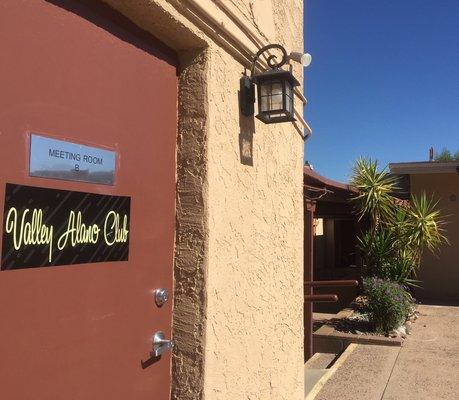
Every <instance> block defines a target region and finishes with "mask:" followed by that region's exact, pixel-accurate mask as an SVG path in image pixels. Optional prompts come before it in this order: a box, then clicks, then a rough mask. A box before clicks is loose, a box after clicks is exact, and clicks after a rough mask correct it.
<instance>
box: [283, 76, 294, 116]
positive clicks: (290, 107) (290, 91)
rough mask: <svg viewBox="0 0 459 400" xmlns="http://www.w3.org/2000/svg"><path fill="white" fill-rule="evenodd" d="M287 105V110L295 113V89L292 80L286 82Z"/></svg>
mask: <svg viewBox="0 0 459 400" xmlns="http://www.w3.org/2000/svg"><path fill="white" fill-rule="evenodd" d="M285 107H286V109H287V112H289V113H290V114H292V113H293V89H292V85H291V83H290V82H285Z"/></svg>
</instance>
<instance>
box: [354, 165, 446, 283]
mask: <svg viewBox="0 0 459 400" xmlns="http://www.w3.org/2000/svg"><path fill="white" fill-rule="evenodd" d="M351 182H352V184H353V185H354V186H355V187H356V188H357V189H358V191H359V194H358V195H357V196H355V197H354V199H353V201H354V202H355V204H356V208H357V213H358V215H359V218H360V219H362V217H364V216H366V217H368V218H369V220H370V228H369V230H367V231H366V232H364V233H363V234H362V235H360V237H359V238H358V242H359V248H360V250H361V251H362V255H363V258H364V261H365V267H366V270H365V271H364V272H365V273H366V275H374V276H377V277H380V278H382V279H389V280H392V281H394V282H397V283H400V284H403V285H410V286H417V285H418V283H419V281H417V280H416V279H414V278H415V276H416V271H417V269H418V268H419V266H420V262H421V257H422V254H423V251H424V249H428V250H430V251H432V252H435V251H436V250H437V249H438V247H439V246H440V245H441V244H442V243H445V242H447V239H446V237H445V235H444V228H443V227H444V224H445V222H444V220H443V218H442V217H441V215H440V211H439V210H438V208H437V206H438V203H437V202H435V201H433V199H428V198H427V196H426V195H425V193H423V194H422V195H420V196H412V198H411V202H410V204H409V205H403V204H400V202H398V201H397V199H396V198H395V197H394V196H393V195H392V193H394V191H395V190H396V189H397V185H396V183H397V178H396V177H395V176H392V175H390V174H389V173H388V172H387V171H386V169H382V170H378V162H377V161H373V160H371V159H368V160H366V159H363V158H360V159H358V160H357V162H356V164H355V166H354V170H353V177H352V181H351Z"/></svg>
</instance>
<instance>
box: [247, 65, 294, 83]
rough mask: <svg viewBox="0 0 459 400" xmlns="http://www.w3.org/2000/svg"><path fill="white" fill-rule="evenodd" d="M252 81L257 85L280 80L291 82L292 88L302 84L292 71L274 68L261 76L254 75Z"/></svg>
mask: <svg viewBox="0 0 459 400" xmlns="http://www.w3.org/2000/svg"><path fill="white" fill-rule="evenodd" d="M252 79H253V81H254V82H255V83H257V84H259V83H263V82H265V81H268V80H273V79H280V80H284V81H288V82H290V84H291V85H292V86H300V82H298V80H297V79H296V78H295V77H294V76H293V75H292V73H291V72H290V71H286V70H283V69H280V68H274V69H270V70H268V71H265V72H262V73H260V74H255V75H253V77H252Z"/></svg>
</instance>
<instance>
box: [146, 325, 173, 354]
mask: <svg viewBox="0 0 459 400" xmlns="http://www.w3.org/2000/svg"><path fill="white" fill-rule="evenodd" d="M172 347H174V341H173V340H167V339H166V337H165V336H164V332H162V331H158V332H155V334H154V335H153V345H152V352H151V353H150V355H151V356H152V357H159V356H160V355H161V354H163V353H164V352H165V351H167V350H170V349H172Z"/></svg>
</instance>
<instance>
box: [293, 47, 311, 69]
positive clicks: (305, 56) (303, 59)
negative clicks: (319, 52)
mask: <svg viewBox="0 0 459 400" xmlns="http://www.w3.org/2000/svg"><path fill="white" fill-rule="evenodd" d="M288 59H289V60H292V61H295V62H297V63H299V64H301V65H302V66H303V67H304V68H306V67H309V65H311V62H312V56H311V54H309V53H298V52H296V51H292V52H291V53H290V54H289V56H288Z"/></svg>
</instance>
